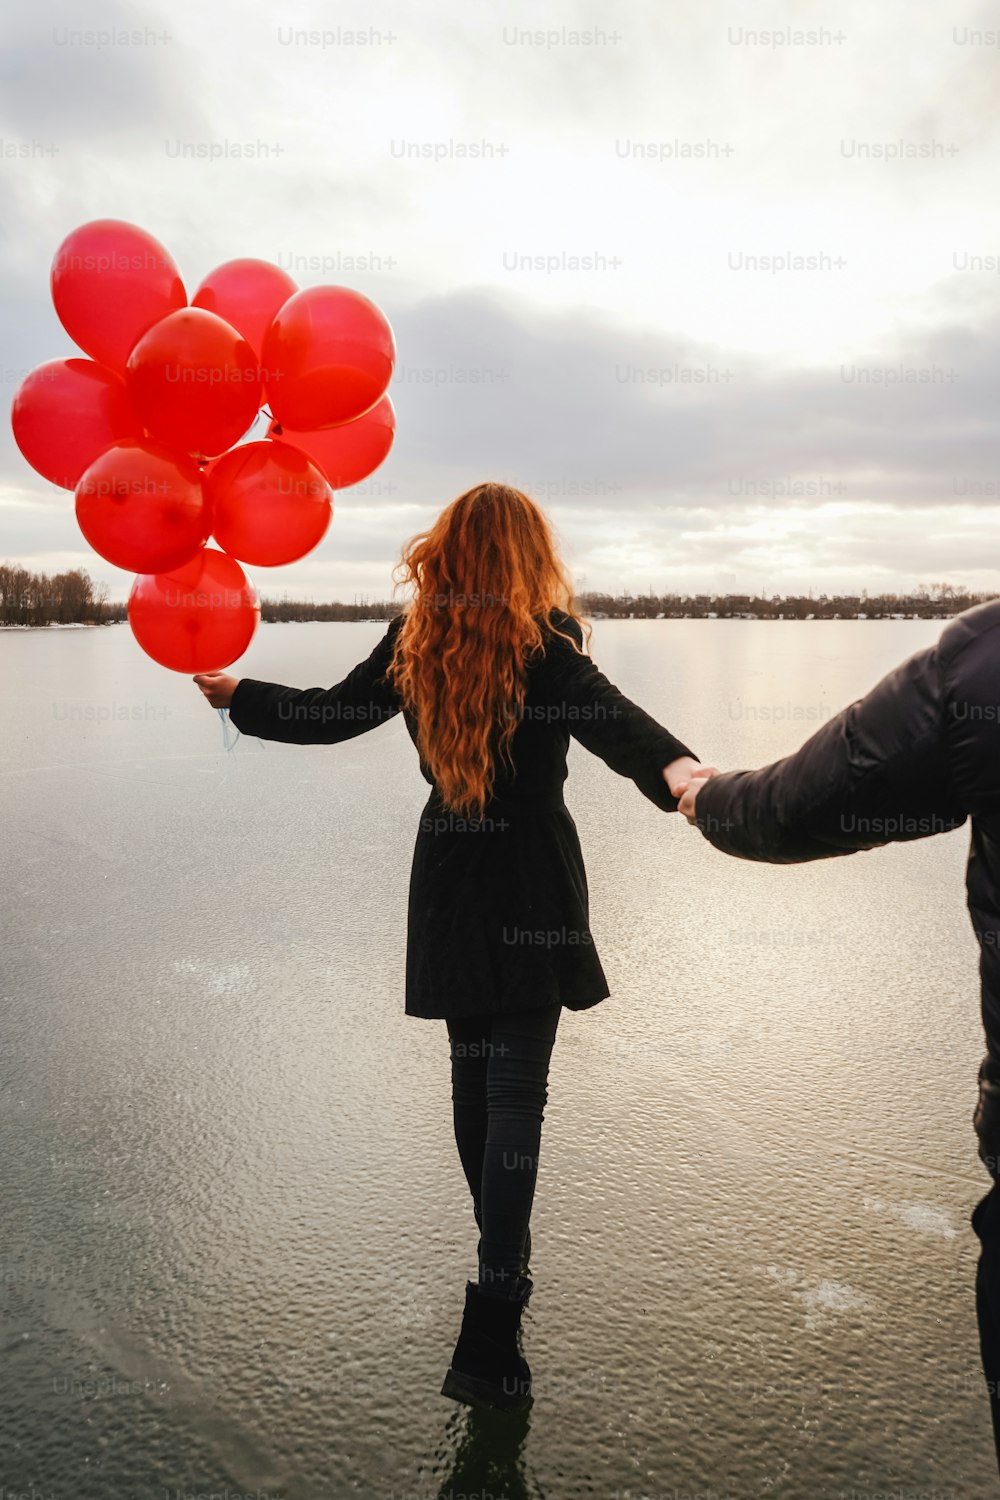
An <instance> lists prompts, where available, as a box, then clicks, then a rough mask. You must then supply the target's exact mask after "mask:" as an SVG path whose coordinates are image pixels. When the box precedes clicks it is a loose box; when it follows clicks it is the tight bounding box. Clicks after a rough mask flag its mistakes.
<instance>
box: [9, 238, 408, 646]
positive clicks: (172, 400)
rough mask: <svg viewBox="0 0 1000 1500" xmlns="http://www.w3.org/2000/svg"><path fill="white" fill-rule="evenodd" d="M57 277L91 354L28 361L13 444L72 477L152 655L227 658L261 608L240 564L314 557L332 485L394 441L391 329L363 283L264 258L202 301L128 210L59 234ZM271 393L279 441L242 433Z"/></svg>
mask: <svg viewBox="0 0 1000 1500" xmlns="http://www.w3.org/2000/svg"><path fill="white" fill-rule="evenodd" d="M51 287H52V300H53V302H54V304H55V309H56V312H57V314H58V315H59V320H60V322H61V323H62V325H63V327H64V328H65V329H66V332H67V333H68V334H69V335H70V336H71V338H73V339H74V340H75V342H76V343H77V344H78V345H79V347H80V348H81V349H82V350H83V351H84V353H85V354H88V355H89V356H90V358H89V359H54V360H49V361H48V362H47V363H46V364H43V365H40V366H39V367H38V369H37V370H33V371H32V372H31V374H30V375H29V376H28V377H27V379H26V380H25V381H24V382H23V384H22V385H21V386H20V388H19V389H18V392H17V395H16V396H15V398H14V404H13V408H12V411H11V425H12V427H13V431H14V437H15V440H16V442H17V445H18V447H19V448H20V450H21V452H22V453H23V454H24V457H25V458H26V459H27V460H28V462H29V463H30V464H31V465H32V467H33V468H34V469H37V471H38V472H39V474H42V475H44V477H45V478H46V479H49V480H51V481H52V483H54V484H57V485H61V486H63V487H64V488H65V489H72V490H75V492H76V516H77V520H78V522H79V525H80V529H81V531H82V532H83V534H84V536H85V537H86V539H87V541H88V542H89V543H90V545H91V546H92V547H93V549H94V551H95V552H97V553H99V554H100V556H101V557H103V558H106V559H107V561H108V562H111V563H114V564H115V566H116V567H119V568H127V569H128V570H129V571H131V572H134V573H136V574H137V575H138V576H137V577H136V579H135V582H134V584H133V585H132V591H131V593H130V595H129V601H128V618H129V624H130V625H131V627H132V631H133V634H134V635H135V638H136V640H137V641H138V642H139V645H140V646H142V648H143V650H144V651H146V652H147V653H148V654H149V655H150V656H151V657H153V659H154V660H155V661H157V662H160V663H161V664H162V665H163V666H165V667H172V668H174V669H175V670H176V671H180V672H209V671H218V670H221V669H222V668H223V667H226V666H229V664H230V663H231V662H233V661H235V660H236V658H237V657H238V656H241V655H242V653H243V652H244V651H245V650H246V648H247V646H248V645H249V644H250V641H251V639H252V638H253V634H254V631H255V630H256V628H257V622H258V620H259V619H260V601H259V598H258V596H257V591H256V589H255V588H254V586H253V584H252V583H251V581H250V580H249V578H248V577H247V575H246V573H245V572H244V570H243V568H242V567H241V563H250V564H254V565H260V566H263V567H275V566H278V565H280V564H285V563H291V562H295V561H296V560H297V559H298V558H300V557H304V556H305V554H306V553H307V552H310V551H312V549H313V548H314V547H315V546H316V545H317V544H318V543H319V542H320V541H321V539H322V537H323V536H324V534H325V532H326V530H327V527H328V526H329V524H330V520H331V517H332V515H333V492H334V490H335V489H342V488H345V487H346V486H348V485H351V484H357V483H358V482H359V481H360V480H362V479H365V478H367V476H368V475H369V474H371V473H372V472H373V471H374V470H375V469H377V468H378V466H379V464H380V463H381V462H382V460H383V459H384V458H385V457H386V455H387V454H388V452H389V449H390V448H391V447H392V442H393V438H394V435H395V414H394V412H393V409H392V402H391V401H390V400H389V397H388V395H387V394H386V393H387V391H388V387H389V381H390V380H391V378H392V371H393V365H394V361H395V353H396V350H395V343H394V340H393V335H392V329H391V328H390V326H389V324H388V322H387V321H386V318H385V316H384V315H383V313H382V312H381V311H380V310H379V308H378V307H376V305H375V304H374V302H371V301H370V300H369V299H368V298H367V297H364V296H362V295H361V293H360V292H355V291H352V290H351V289H350V288H349V287H342V286H316V287H307V288H305V289H304V290H300V289H299V288H298V286H297V285H296V283H295V282H294V281H293V280H292V278H291V277H290V276H289V275H287V274H286V272H284V271H283V270H281V269H280V267H278V266H274V265H270V264H269V263H268V262H267V261H262V260H252V259H242V260H231V261H227V262H226V263H225V264H224V265H221V266H218V267H217V268H216V269H215V270H214V271H211V272H209V274H208V275H207V276H206V277H205V279H204V281H202V283H201V285H200V286H199V287H198V289H197V291H196V292H195V294H194V296H193V297H192V298H191V301H190V303H189V302H188V298H187V293H186V291H185V289H184V283H183V282H182V280H181V276H180V272H179V271H178V269H177V266H176V264H175V263H174V261H173V259H172V258H171V256H170V255H169V253H168V252H167V251H166V250H165V249H164V247H163V246H162V245H161V244H160V243H159V242H158V241H157V240H155V239H153V238H152V236H151V235H148V234H146V233H145V231H144V230H142V229H139V228H137V227H136V226H135V225H133V224H126V223H123V222H122V221H121V220H118V219H96V220H94V221H93V222H91V223H89V224H84V225H82V226H81V227H80V228H79V229H76V230H74V231H73V233H72V234H71V235H69V237H68V238H67V239H66V240H64V242H63V244H62V245H61V246H60V247H59V250H58V251H57V252H56V257H55V260H54V261H53V265H52V276H51ZM265 403H266V404H267V407H268V409H269V415H270V417H271V422H270V426H269V428H268V433H267V436H266V437H265V438H264V439H263V440H261V441H258V442H248V443H240V441H239V440H240V438H242V437H244V436H245V435H246V434H247V432H248V431H249V430H250V429H251V428H252V427H253V425H254V423H255V422H256V420H257V416H258V413H259V411H260V409H261V407H262V406H263V405H264V404H265ZM210 538H212V539H214V541H215V542H216V543H217V546H216V547H210V546H208V545H207V543H208V541H209V539H210Z"/></svg>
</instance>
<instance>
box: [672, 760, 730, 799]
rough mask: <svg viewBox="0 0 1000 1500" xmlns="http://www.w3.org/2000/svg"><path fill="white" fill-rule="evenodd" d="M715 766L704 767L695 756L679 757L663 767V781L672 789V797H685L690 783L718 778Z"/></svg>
mask: <svg viewBox="0 0 1000 1500" xmlns="http://www.w3.org/2000/svg"><path fill="white" fill-rule="evenodd" d="M718 774H719V773H718V771H717V770H716V769H715V767H714V766H703V765H702V763H701V761H700V760H695V758H694V756H693V755H679V756H678V757H677V759H676V760H672V761H671V762H670V764H669V766H664V767H663V779H664V781H665V782H666V783H667V786H668V788H669V789H670V795H671V797H680V796H683V794H684V792H686V791H687V788H688V785H689V783H690V782H692V781H695V780H699V779H700V780H704V779H707V778H708V777H709V776H718Z"/></svg>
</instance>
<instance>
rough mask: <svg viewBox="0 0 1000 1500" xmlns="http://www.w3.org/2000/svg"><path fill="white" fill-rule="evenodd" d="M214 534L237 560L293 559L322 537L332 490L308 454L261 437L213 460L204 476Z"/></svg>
mask: <svg viewBox="0 0 1000 1500" xmlns="http://www.w3.org/2000/svg"><path fill="white" fill-rule="evenodd" d="M205 488H206V490H207V492H208V496H209V501H210V504H211V507H212V535H213V536H214V537H215V540H216V541H217V542H218V544H219V546H220V547H222V548H223V550H224V551H226V552H228V553H230V555H231V556H232V557H238V558H239V560H240V562H245V563H255V564H260V566H261V567H266V568H274V567H278V566H279V565H280V564H282V563H290V562H296V561H297V560H298V558H300V557H305V555H306V553H307V552H311V551H312V549H313V548H314V547H315V546H316V545H317V544H318V543H319V542H320V541H322V539H323V536H324V534H325V532H326V529H327V527H328V526H329V524H330V518H331V516H332V515H333V493H332V491H331V489H330V486H329V485H328V484H327V482H326V479H325V477H324V475H323V473H322V471H321V470H320V469H318V468H317V467H316V465H315V464H314V463H313V462H312V460H311V459H310V458H309V457H308V455H307V454H305V453H303V452H301V450H300V449H298V448H293V447H292V446H291V445H290V444H288V443H275V442H271V441H270V439H265V440H264V441H263V442H259V443H242V444H241V445H240V446H239V447H238V448H232V449H230V451H229V452H228V453H224V454H223V455H222V457H221V458H219V459H216V461H215V463H214V464H213V465H212V472H211V477H210V478H209V479H207V480H206V482H205Z"/></svg>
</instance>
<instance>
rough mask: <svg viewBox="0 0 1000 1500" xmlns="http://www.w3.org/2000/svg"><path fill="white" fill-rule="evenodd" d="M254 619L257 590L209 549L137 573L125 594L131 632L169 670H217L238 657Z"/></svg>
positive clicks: (257, 610) (235, 565)
mask: <svg viewBox="0 0 1000 1500" xmlns="http://www.w3.org/2000/svg"><path fill="white" fill-rule="evenodd" d="M259 619H260V599H259V598H258V596H257V590H256V589H255V588H254V586H253V584H252V583H251V582H250V580H249V578H248V577H247V575H246V574H245V573H244V571H243V569H242V568H241V567H240V565H239V563H238V562H237V561H236V559H235V558H233V557H228V556H227V555H226V553H225V552H216V551H215V549H214V547H205V548H203V549H202V551H201V552H198V553H197V554H196V555H195V556H194V557H193V558H192V559H191V561H190V562H188V563H185V564H184V565H183V566H182V567H180V568H175V569H174V570H173V571H172V572H170V573H140V575H139V577H138V578H137V579H136V580H135V582H134V583H133V585H132V592H131V593H130V594H129V596H128V622H129V624H130V625H131V627H132V634H133V635H134V636H135V638H136V640H137V641H138V642H139V645H140V646H141V647H142V649H143V650H144V651H145V653H146V655H147V656H151V657H152V658H153V660H154V661H157V662H159V663H160V666H161V667H170V669H171V670H172V671H174V672H221V671H222V670H223V668H224V667H228V666H229V665H230V664H231V663H232V662H234V661H235V660H236V658H237V657H239V656H242V655H243V653H244V651H245V650H246V649H247V647H248V646H249V644H250V642H251V641H252V640H253V637H254V632H255V631H256V629H257V622H258V620H259Z"/></svg>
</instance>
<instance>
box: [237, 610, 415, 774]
mask: <svg viewBox="0 0 1000 1500" xmlns="http://www.w3.org/2000/svg"><path fill="white" fill-rule="evenodd" d="M401 621H402V616H401V615H397V616H396V618H395V619H394V620H393V621H392V623H391V624H390V626H389V628H388V630H387V631H386V633H385V635H384V636H383V637H382V639H381V640H380V641H379V643H378V645H377V646H376V647H375V649H374V651H373V652H372V653H371V655H370V656H369V657H368V658H367V659H366V660H365V661H363V662H359V664H358V665H357V666H356V667H355V668H354V669H353V671H351V672H349V673H348V675H347V676H346V677H345V678H344V680H343V682H338V683H337V684H336V685H335V686H334V687H331V688H318V687H317V688H301V689H299V688H290V687H282V686H281V684H280V683H276V682H258V681H257V679H256V678H253V677H241V678H240V680H239V682H238V683H237V684H236V689H235V691H234V693H233V699H232V703H231V704H230V707H229V717H230V719H231V720H232V722H233V723H234V724H235V725H236V728H237V729H238V730H239V731H240V733H241V734H252V735H256V736H257V737H258V739H262V740H280V741H283V742H284V743H285V744H289V745H336V744H339V743H340V741H341V740H350V739H354V737H355V736H356V735H359V734H364V733H365V732H366V731H367V730H369V729H375V728H376V727H377V726H378V725H379V724H383V723H385V721H386V719H391V718H392V717H393V715H394V714H397V713H399V711H400V707H401V704H400V700H399V697H398V695H397V693H396V691H395V688H394V687H393V685H392V683H391V682H390V681H389V680H388V679H387V678H386V677H385V675H384V674H385V670H386V668H387V667H388V665H389V662H390V660H391V658H392V650H393V644H394V642H395V638H396V634H397V632H398V630H399V626H400V623H401Z"/></svg>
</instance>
